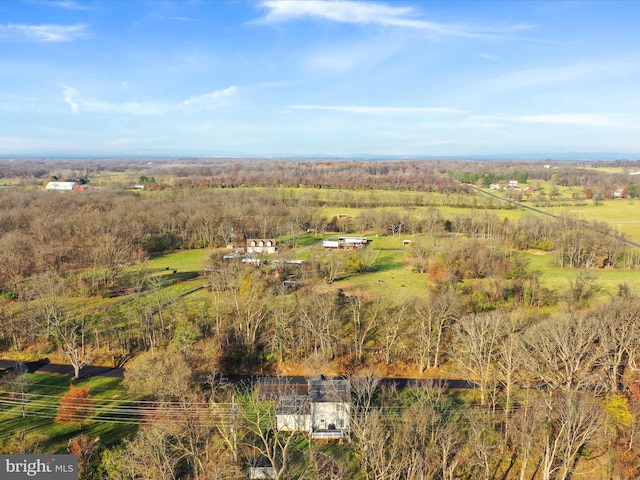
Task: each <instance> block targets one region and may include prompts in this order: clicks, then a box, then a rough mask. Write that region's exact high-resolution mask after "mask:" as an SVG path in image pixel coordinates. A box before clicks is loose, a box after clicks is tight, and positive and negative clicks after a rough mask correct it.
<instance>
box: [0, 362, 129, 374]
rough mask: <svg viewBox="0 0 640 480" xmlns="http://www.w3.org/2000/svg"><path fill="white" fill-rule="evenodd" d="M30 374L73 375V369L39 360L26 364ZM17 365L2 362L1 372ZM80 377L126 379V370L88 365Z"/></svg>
mask: <svg viewBox="0 0 640 480" xmlns="http://www.w3.org/2000/svg"><path fill="white" fill-rule="evenodd" d="M24 363H25V365H26V366H27V369H28V370H29V373H35V372H38V373H58V374H61V375H73V367H72V366H71V365H60V364H56V363H49V361H48V360H46V359H45V360H39V361H37V362H24ZM15 364H16V362H15V360H0V371H2V370H7V369H10V368H12V367H13V366H14V365H15ZM80 377H81V378H84V377H112V378H124V369H122V368H109V367H96V366H91V365H87V366H86V367H84V368H82V370H80Z"/></svg>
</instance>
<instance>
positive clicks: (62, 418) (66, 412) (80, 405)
mask: <svg viewBox="0 0 640 480" xmlns="http://www.w3.org/2000/svg"><path fill="white" fill-rule="evenodd" d="M92 413H93V406H92V405H91V391H90V389H89V387H77V386H75V385H73V384H71V388H70V390H69V391H68V392H67V393H65V394H64V395H63V396H62V398H60V405H59V406H58V414H57V415H56V418H55V422H56V423H79V424H80V425H82V424H83V423H84V422H86V421H88V418H89V416H90V415H91V414H92Z"/></svg>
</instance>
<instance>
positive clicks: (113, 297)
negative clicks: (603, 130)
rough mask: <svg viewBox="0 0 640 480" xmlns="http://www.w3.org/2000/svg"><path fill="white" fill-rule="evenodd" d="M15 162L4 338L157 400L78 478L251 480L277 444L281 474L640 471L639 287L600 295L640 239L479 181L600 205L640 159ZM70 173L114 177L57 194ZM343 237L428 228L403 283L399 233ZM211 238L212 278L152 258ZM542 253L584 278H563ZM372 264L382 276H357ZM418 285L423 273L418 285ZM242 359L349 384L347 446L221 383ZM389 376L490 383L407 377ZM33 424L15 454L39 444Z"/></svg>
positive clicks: (3, 282)
mask: <svg viewBox="0 0 640 480" xmlns="http://www.w3.org/2000/svg"><path fill="white" fill-rule="evenodd" d="M0 165H1V170H0V172H1V174H2V175H1V177H2V179H5V180H7V184H6V185H5V186H4V187H3V188H2V189H0V295H1V300H0V321H1V322H2V325H3V328H2V329H1V330H0V347H1V349H2V352H3V355H4V356H6V357H7V358H9V357H11V358H16V359H25V360H32V359H38V358H42V357H50V358H53V359H59V360H60V361H62V360H64V361H65V362H66V363H68V364H70V365H72V366H73V368H74V372H75V377H79V376H80V374H81V372H82V368H83V367H84V366H85V365H88V364H102V365H107V366H113V367H121V366H125V367H126V369H127V371H126V377H125V381H124V386H125V388H126V391H127V394H128V395H129V396H130V398H131V401H132V402H133V403H132V405H134V406H135V405H142V403H135V402H148V403H145V404H144V405H145V406H150V407H152V408H148V409H147V408H146V407H145V410H144V412H143V413H140V412H142V407H140V409H139V410H135V408H134V409H133V410H132V411H133V412H136V413H135V415H136V422H139V423H140V427H139V428H138V429H137V431H136V432H135V434H132V435H129V436H127V437H126V438H120V439H118V440H117V441H115V442H113V441H112V442H111V443H107V442H102V441H101V440H100V439H99V438H91V437H90V436H89V437H88V436H86V434H84V433H82V435H80V436H74V440H73V442H71V443H70V447H69V448H70V449H73V451H74V452H78V454H79V455H80V458H81V468H82V472H83V473H82V478H87V479H98V478H115V479H134V478H149V479H160V478H167V479H178V478H180V479H213V478H240V477H242V476H246V469H247V468H248V467H249V466H251V465H257V463H256V462H258V461H264V459H267V460H268V463H269V464H270V465H271V466H272V467H274V469H275V472H276V473H275V474H274V475H275V478H283V479H284V478H299V479H307V478H308V479H314V478H317V479H324V478H327V479H328V478H336V479H337V478H356V479H426V478H441V479H456V478H485V479H493V478H496V479H497V478H543V479H552V478H553V479H555V478H558V479H565V478H566V479H568V478H605V477H606V478H637V476H638V474H639V473H638V468H639V467H640V445H639V444H638V439H637V438H636V437H637V435H636V433H637V432H636V429H637V427H638V425H640V424H639V423H638V414H639V413H640V410H639V409H640V388H639V387H638V385H640V383H639V379H638V371H639V369H640V363H638V362H639V361H640V330H639V329H640V321H639V318H638V314H637V312H638V311H639V310H640V299H639V298H638V292H637V291H636V287H635V286H634V285H633V284H630V283H628V282H625V281H620V282H617V283H615V284H614V285H613V287H611V288H608V289H605V288H603V286H602V285H601V282H600V280H599V277H598V272H601V271H607V272H608V271H623V270H625V271H635V270H637V269H638V267H639V266H640V255H639V254H638V249H637V247H636V246H635V245H634V244H633V242H630V241H629V239H626V238H624V236H622V235H619V234H618V232H615V231H614V230H613V229H612V228H611V227H610V225H609V224H607V223H604V222H602V221H600V220H593V221H587V220H584V219H580V218H578V217H576V216H575V215H574V216H572V215H571V214H570V213H569V214H568V215H566V216H563V215H559V216H557V218H554V216H549V215H547V216H544V215H538V214H536V213H535V212H529V213H524V214H523V213H522V212H520V211H519V210H518V205H514V204H513V203H505V202H503V201H502V200H501V199H499V198H494V197H489V196H483V195H481V194H480V193H478V192H477V191H476V190H474V189H472V188H470V187H469V186H468V185H466V184H464V183H473V184H474V185H480V186H488V184H489V183H494V182H500V181H503V180H510V179H516V178H519V179H520V181H525V182H528V183H529V184H535V183H536V182H540V183H542V182H551V184H552V185H554V186H555V185H557V187H558V189H559V191H558V192H557V193H556V195H555V197H556V198H555V200H556V201H557V199H558V197H560V198H561V199H562V197H563V192H564V191H563V190H562V188H564V187H568V186H574V187H579V189H580V191H582V192H583V194H581V195H578V196H575V197H574V196H568V195H566V194H565V195H564V200H563V201H566V202H574V204H579V203H580V202H585V201H587V200H588V201H593V200H590V197H588V196H587V194H586V193H585V192H586V191H587V190H588V189H591V191H592V196H593V195H594V193H593V192H600V193H602V198H603V201H604V200H607V199H608V198H610V197H608V196H607V195H608V194H605V192H606V191H608V190H611V191H612V189H619V188H621V187H625V188H627V190H628V192H635V191H636V190H635V188H634V187H633V183H632V182H631V181H630V179H634V178H636V177H634V176H629V174H628V173H629V172H633V171H635V168H636V167H638V168H640V166H637V165H636V164H635V163H628V164H620V165H617V164H607V166H608V167H612V166H615V167H623V168H625V169H626V170H625V171H623V172H622V173H615V174H610V175H609V174H607V175H602V174H601V173H594V172H592V171H591V170H589V169H580V170H577V169H576V167H575V165H571V164H559V165H554V167H553V168H545V164H544V162H540V163H539V164H538V163H531V164H516V163H511V162H499V163H495V164H489V163H480V162H459V163H456V162H451V161H437V162H436V161H433V162H427V161H424V162H418V161H401V162H400V161H399V162H345V161H302V160H300V161H263V162H257V161H249V160H246V161H238V160H234V161H231V160H229V161H223V160H220V161H216V162H213V161H211V160H207V159H202V160H194V159H190V160H189V161H184V162H182V164H181V162H180V161H178V160H171V161H169V160H155V159H154V160H146V159H145V160H136V161H127V162H125V161H120V160H92V161H88V160H85V161H55V162H54V161H41V160H38V161H36V160H34V161H26V160H20V161H17V160H16V161H3V162H2V163H1V164H0ZM591 166H592V167H596V166H597V165H595V164H593V165H591ZM54 178H55V179H58V180H73V181H77V180H79V179H80V178H84V179H85V180H86V181H87V182H88V185H93V186H95V187H100V188H99V189H95V190H87V191H78V192H75V191H70V192H46V191H44V189H43V188H42V187H43V186H44V185H45V184H46V183H47V181H49V180H51V179H54ZM9 179H11V182H10V181H9ZM141 180H142V183H143V184H144V188H143V189H141V188H138V189H134V188H133V187H134V185H136V184H138V183H140V181H141ZM150 180H153V181H150ZM458 180H460V181H461V182H464V183H460V182H459V181H458ZM485 184H486V185H485ZM607 189H608V190H607ZM634 195H635V193H633V194H630V196H634ZM550 196H551V195H550V194H549V195H548V196H547V197H550ZM506 197H508V195H507V194H505V198H506ZM507 199H508V198H507ZM619 201H624V200H619ZM545 202H547V199H544V201H543V200H540V199H535V198H531V203H532V204H536V205H538V204H539V205H542V204H544V203H545ZM340 209H345V211H348V212H349V214H344V215H341V214H337V213H335V214H334V213H333V212H338V211H341V210H340ZM499 209H501V210H500V212H501V214H500V215H498V214H497V213H495V212H496V211H498V210H499ZM505 210H506V211H507V214H506V215H505V214H504V211H505ZM327 212H330V213H329V214H327ZM508 212H513V214H512V215H511V214H509V213H508ZM344 234H353V235H367V236H369V237H371V238H373V239H376V241H378V242H380V241H381V239H391V240H392V241H395V242H397V245H402V239H404V238H408V239H410V242H409V243H408V244H407V245H406V246H404V247H402V248H400V247H397V248H396V247H393V248H391V249H390V250H393V252H392V253H393V254H394V255H396V256H395V257H394V259H396V260H394V261H396V262H397V263H398V265H399V266H393V268H397V272H398V273H397V276H398V280H397V281H396V282H394V284H390V282H391V280H390V277H376V275H377V274H379V273H380V272H383V271H384V270H385V268H387V269H389V268H392V267H391V266H389V264H383V263H381V255H382V253H383V252H384V249H383V248H382V247H377V249H376V247H374V246H368V247H365V248H354V249H340V250H335V251H333V250H332V251H328V250H326V249H323V248H322V246H321V241H322V240H323V239H325V238H329V237H332V236H336V235H344ZM249 238H261V239H266V238H273V239H277V242H278V245H279V250H278V253H277V254H275V255H274V256H273V257H271V258H269V259H268V261H267V259H264V260H265V263H264V264H262V266H256V265H255V264H252V263H243V262H241V261H240V260H239V259H237V260H233V259H231V260H229V259H225V258H224V256H225V254H227V253H228V252H229V251H235V250H240V249H241V248H242V247H244V246H245V245H246V239H249ZM394 245H395V244H394ZM202 251H206V252H207V257H208V258H207V261H206V262H205V264H204V265H202V268H201V269H199V270H198V271H189V272H183V271H180V270H179V269H175V267H173V266H170V265H166V266H163V267H159V266H158V265H159V264H158V263H157V262H156V263H154V262H155V261H156V260H157V259H162V258H163V257H162V256H163V255H165V254H169V253H175V252H185V253H189V252H202ZM531 252H535V254H540V255H548V256H550V257H551V258H553V262H552V263H553V264H554V268H557V269H558V270H560V271H563V272H570V273H569V274H568V275H565V278H568V279H569V280H568V281H566V282H564V283H556V284H553V285H552V284H549V283H547V282H546V281H545V280H544V278H545V277H544V275H543V272H541V271H540V270H539V269H536V268H533V267H532V266H531V265H530V263H531V258H532V257H531ZM296 256H298V257H299V258H300V259H302V261H301V262H299V263H287V260H290V259H293V258H295V257H296ZM274 260H276V262H274ZM278 261H279V262H280V263H278ZM366 275H369V276H371V278H373V279H374V284H377V286H382V287H383V288H382V289H381V288H373V287H367V286H366V285H361V284H357V283H354V282H353V279H355V278H358V277H362V276H366ZM416 279H420V281H423V282H424V285H425V287H424V288H423V289H422V290H415V289H410V288H408V287H407V284H409V283H410V282H414V281H416ZM285 280H287V281H290V283H286V282H285ZM190 282H191V283H190ZM385 282H389V283H385ZM558 285H560V286H558ZM168 372H170V373H168ZM233 373H248V374H254V375H273V376H278V375H281V374H287V373H304V374H305V375H312V374H316V373H329V374H331V375H341V376H345V377H347V378H349V379H350V380H351V384H352V394H351V397H350V399H349V401H350V402H352V404H353V418H352V422H353V423H352V430H351V441H350V442H349V443H348V444H346V445H342V446H336V445H322V444H316V443H313V442H310V441H309V440H308V439H307V438H306V437H305V436H304V435H302V434H299V433H289V432H278V431H277V430H276V427H275V418H274V413H273V412H274V409H273V398H264V397H261V396H260V394H259V392H258V393H256V392H254V391H253V388H250V387H249V386H247V385H243V386H238V385H227V384H225V383H220V382H219V379H220V377H221V376H224V375H226V374H233ZM387 376H401V377H414V378H430V379H435V378H460V379H465V380H469V381H471V382H473V385H474V388H472V389H469V390H466V391H445V390H444V389H442V388H439V387H440V386H441V385H439V384H438V382H437V381H436V380H434V381H432V382H427V383H426V384H423V383H420V384H418V383H416V384H413V383H411V382H409V384H408V385H407V386H406V387H405V388H403V389H397V388H394V387H392V386H390V384H389V383H386V382H385V381H383V380H382V377H387ZM26 378H28V376H27V377H25V373H24V372H17V371H16V372H13V374H12V376H8V377H6V378H5V386H6V388H7V389H8V390H10V391H12V392H13V393H14V394H15V395H19V394H20V393H21V394H22V395H23V397H22V398H24V395H26V392H27V391H28V385H27V384H26V383H25V379H26ZM278 385H279V388H280V389H281V391H280V394H285V393H287V392H288V389H289V388H291V386H289V385H287V384H286V382H285V383H282V384H281V385H280V384H278ZM18 387H19V388H18ZM71 388H72V389H71V391H70V392H69V393H68V394H67V395H66V396H65V397H63V399H64V402H61V404H60V406H59V408H60V409H59V410H58V418H57V419H56V422H61V423H65V422H66V423H70V422H76V423H79V424H80V426H81V427H82V425H83V421H84V420H83V419H84V418H86V419H87V424H88V423H90V422H91V417H92V416H96V415H97V414H96V413H95V411H94V410H92V409H91V408H89V406H88V402H89V401H90V398H91V395H90V394H89V392H88V390H83V389H82V388H80V387H76V386H75V385H73V384H72V386H71ZM258 390H259V389H258ZM18 398H21V397H18ZM77 404H82V408H83V409H84V410H83V412H84V413H83V414H82V416H83V418H77V417H78V412H79V408H74V405H77ZM70 419H71V420H70ZM76 428H77V427H76ZM16 435H17V434H16ZM18 440H20V439H19V438H18V437H17V436H14V437H12V438H10V439H4V443H2V445H3V446H2V449H3V451H5V452H17V451H23V452H26V451H32V450H37V445H36V446H34V444H33V443H29V441H28V439H26V438H23V439H22V440H21V441H18ZM589 472H597V473H596V474H592V473H589ZM590 475H592V476H590Z"/></svg>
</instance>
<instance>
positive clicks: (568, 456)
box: [541, 391, 606, 480]
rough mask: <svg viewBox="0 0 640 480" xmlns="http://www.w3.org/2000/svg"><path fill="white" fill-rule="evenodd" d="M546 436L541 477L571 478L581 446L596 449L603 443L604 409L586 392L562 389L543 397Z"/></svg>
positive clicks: (560, 479)
mask: <svg viewBox="0 0 640 480" xmlns="http://www.w3.org/2000/svg"><path fill="white" fill-rule="evenodd" d="M546 403H547V407H548V409H549V411H548V418H549V420H548V426H547V429H548V431H547V436H546V441H545V443H544V455H543V458H542V463H541V470H542V478H543V479H544V480H550V479H558V480H565V479H568V478H571V475H572V473H573V471H574V470H575V468H576V464H577V462H578V458H579V457H578V454H579V452H580V451H581V449H583V448H591V449H594V453H595V452H596V451H597V449H598V448H601V446H602V445H604V444H606V442H602V439H601V438H600V437H601V435H602V434H603V433H604V432H605V430H604V428H603V427H604V422H605V420H604V410H603V408H602V406H601V405H600V403H599V402H598V400H597V399H596V398H594V397H593V395H591V394H589V393H588V392H584V391H582V392H576V391H564V392H558V394H556V395H555V396H552V397H550V398H549V399H548V400H546Z"/></svg>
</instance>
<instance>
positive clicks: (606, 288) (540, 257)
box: [525, 253, 638, 295]
mask: <svg viewBox="0 0 640 480" xmlns="http://www.w3.org/2000/svg"><path fill="white" fill-rule="evenodd" d="M525 255H526V256H527V257H528V259H529V269H530V270H533V271H536V272H540V274H541V283H542V284H543V285H544V286H546V287H548V288H551V289H553V290H555V291H556V292H557V293H559V294H562V293H564V292H566V291H567V290H568V288H569V282H570V281H572V280H575V278H576V276H577V275H578V273H579V272H580V270H576V269H569V268H560V267H558V266H557V265H555V255H554V254H553V253H544V254H543V253H535V254H533V253H526V254H525ZM588 272H589V274H590V275H592V276H593V277H594V279H595V281H596V284H597V285H598V286H599V287H600V288H601V294H602V295H614V294H615V292H616V290H617V287H618V285H620V284H622V283H628V284H630V285H634V284H635V283H636V282H637V279H638V271H637V270H623V269H593V270H588Z"/></svg>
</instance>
